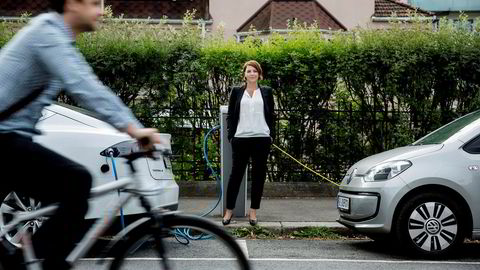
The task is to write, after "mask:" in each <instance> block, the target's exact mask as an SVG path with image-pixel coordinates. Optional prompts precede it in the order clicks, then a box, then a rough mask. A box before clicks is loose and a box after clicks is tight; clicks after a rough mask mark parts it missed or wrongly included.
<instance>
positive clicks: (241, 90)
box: [222, 60, 275, 226]
mask: <svg viewBox="0 0 480 270" xmlns="http://www.w3.org/2000/svg"><path fill="white" fill-rule="evenodd" d="M243 73H244V79H245V84H244V85H243V86H238V87H233V88H232V92H231V94H230V101H229V104H228V115H227V130H228V139H229V141H230V142H231V144H232V160H233V166H232V173H231V174H230V178H229V181H228V188H227V210H226V211H225V215H224V217H223V220H222V223H223V225H228V224H229V223H230V221H231V219H232V215H233V209H234V208H235V202H236V200H237V195H238V191H239V189H240V184H241V182H242V178H243V174H244V173H245V169H246V167H247V164H248V161H249V159H250V158H251V159H252V189H251V205H250V211H249V217H248V220H249V222H250V225H252V226H254V225H256V224H257V209H259V208H260V200H261V199H262V193H263V185H264V183H265V177H266V172H267V158H268V154H269V153H270V146H271V144H272V141H273V138H274V137H275V130H274V107H275V104H274V101H273V93H272V88H270V87H267V86H260V85H258V83H257V81H258V80H259V79H260V80H261V79H263V77H262V68H261V67H260V64H259V63H258V62H257V61H253V60H251V61H248V62H246V63H245V64H244V65H243Z"/></svg>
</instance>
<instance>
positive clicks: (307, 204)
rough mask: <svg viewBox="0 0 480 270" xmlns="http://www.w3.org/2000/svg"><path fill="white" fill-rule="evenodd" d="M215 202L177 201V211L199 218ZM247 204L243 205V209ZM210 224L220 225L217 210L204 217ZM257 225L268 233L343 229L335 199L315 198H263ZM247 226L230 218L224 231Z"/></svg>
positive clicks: (217, 208) (204, 200) (188, 199)
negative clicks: (314, 228) (267, 230)
mask: <svg viewBox="0 0 480 270" xmlns="http://www.w3.org/2000/svg"><path fill="white" fill-rule="evenodd" d="M216 201H217V200H216V198H203V197H201V198H189V197H180V199H179V210H180V211H182V212H184V213H188V214H195V215H201V214H203V213H205V212H207V210H210V209H212V208H213V207H214V205H215V203H216ZM249 205H250V201H248V203H247V207H248V206H249ZM208 217H209V218H210V219H212V220H213V221H214V222H216V223H218V224H221V219H222V215H221V210H220V207H219V206H218V207H216V208H215V209H214V211H213V212H212V213H210V214H209V215H208ZM257 218H258V225H260V226H262V227H266V228H269V229H272V230H294V229H296V228H304V227H329V228H345V227H344V226H343V225H341V224H339V223H337V222H336V221H335V220H336V219H337V218H338V212H337V210H336V198H335V197H318V198H263V199H262V203H261V208H260V209H259V210H257ZM246 226H250V224H249V223H248V218H247V217H234V218H233V219H232V224H230V225H228V227H233V228H235V227H246Z"/></svg>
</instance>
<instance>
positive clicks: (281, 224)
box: [213, 220, 350, 233]
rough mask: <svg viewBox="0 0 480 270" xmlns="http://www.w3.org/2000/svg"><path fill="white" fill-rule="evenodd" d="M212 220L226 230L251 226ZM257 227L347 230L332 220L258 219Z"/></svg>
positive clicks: (239, 221) (281, 231) (292, 229)
mask: <svg viewBox="0 0 480 270" xmlns="http://www.w3.org/2000/svg"><path fill="white" fill-rule="evenodd" d="M213 222H214V223H215V224H217V225H219V226H222V227H224V228H225V229H226V230H233V229H238V228H245V227H252V226H251V225H250V223H248V221H244V220H237V221H232V223H230V224H229V225H227V226H223V224H222V222H221V221H220V220H213ZM257 226H259V227H262V228H265V229H268V230H270V231H273V232H278V233H286V232H291V231H295V230H298V229H302V228H311V227H325V228H329V229H331V230H332V231H342V232H343V231H349V230H350V229H348V228H347V227H345V226H343V225H341V224H340V223H337V222H334V221H324V222H310V221H306V222H292V221H264V222H262V221H259V222H258V225H257Z"/></svg>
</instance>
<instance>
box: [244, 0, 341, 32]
mask: <svg viewBox="0 0 480 270" xmlns="http://www.w3.org/2000/svg"><path fill="white" fill-rule="evenodd" d="M292 19H297V22H298V23H304V22H305V23H307V24H312V23H313V22H314V21H316V22H317V24H318V27H319V28H320V29H331V30H347V28H346V27H345V26H344V25H343V24H342V23H341V22H339V21H338V20H337V19H336V18H335V17H334V16H333V15H332V14H331V13H330V12H328V10H326V9H325V8H324V7H323V6H322V5H320V4H319V3H318V2H317V1H316V0H269V1H268V2H267V3H265V4H264V5H263V6H262V7H261V8H260V9H259V10H258V11H257V12H255V13H254V14H253V15H252V16H251V17H250V18H249V19H248V20H247V21H246V22H245V23H243V24H242V25H241V26H240V27H239V28H238V29H237V32H247V31H249V30H250V26H252V25H253V26H254V27H255V29H256V30H257V31H262V30H270V29H287V20H292Z"/></svg>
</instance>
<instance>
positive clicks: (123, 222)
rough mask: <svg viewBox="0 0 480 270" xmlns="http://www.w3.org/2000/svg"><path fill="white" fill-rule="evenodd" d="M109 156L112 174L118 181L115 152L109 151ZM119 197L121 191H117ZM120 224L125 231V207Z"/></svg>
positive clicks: (121, 209)
mask: <svg viewBox="0 0 480 270" xmlns="http://www.w3.org/2000/svg"><path fill="white" fill-rule="evenodd" d="M108 156H109V157H110V159H111V161H112V169H113V170H112V172H113V176H114V177H115V181H117V180H118V175H117V166H116V164H115V158H114V157H113V151H108ZM117 193H118V196H120V190H117ZM120 223H121V224H122V230H123V229H125V219H124V216H123V207H122V208H120Z"/></svg>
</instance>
